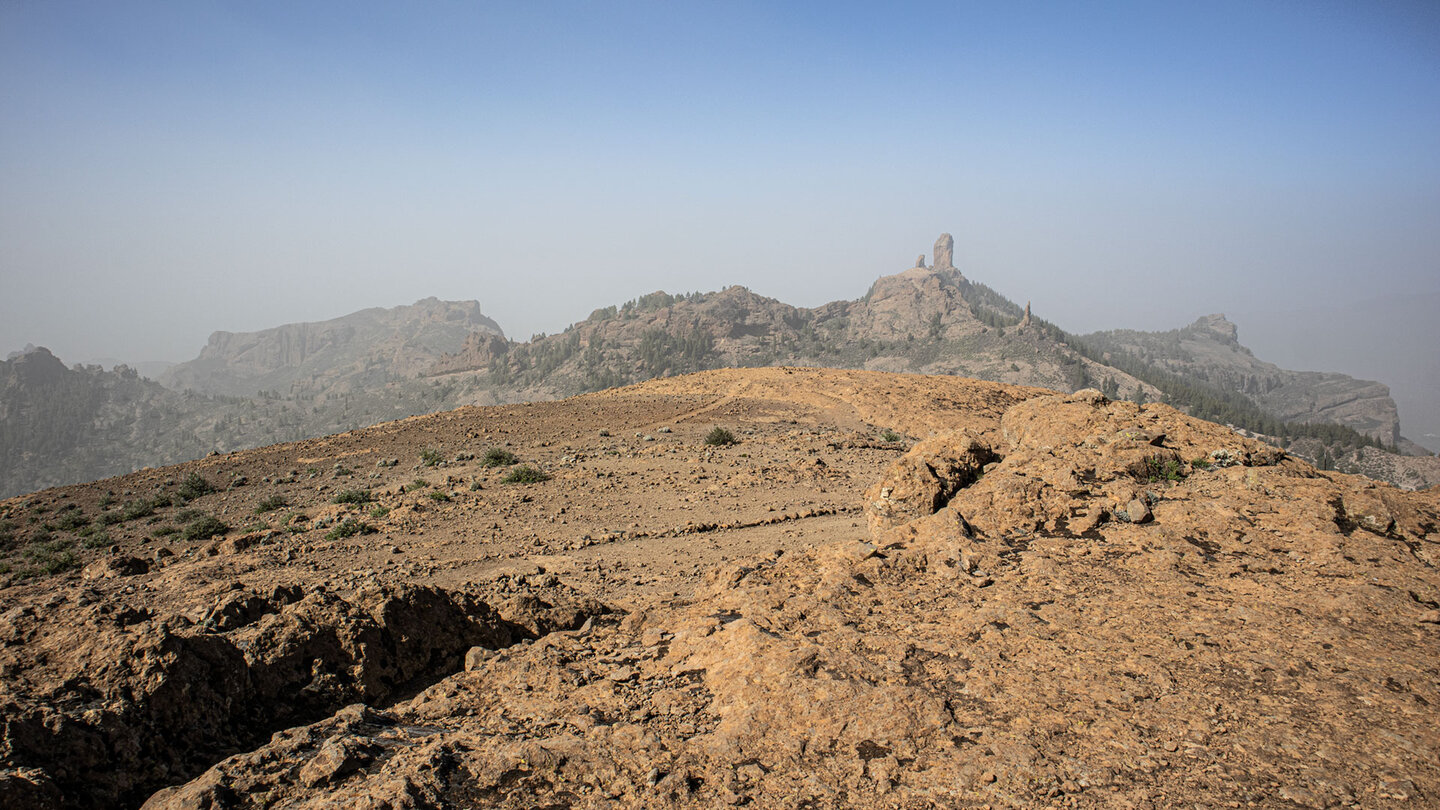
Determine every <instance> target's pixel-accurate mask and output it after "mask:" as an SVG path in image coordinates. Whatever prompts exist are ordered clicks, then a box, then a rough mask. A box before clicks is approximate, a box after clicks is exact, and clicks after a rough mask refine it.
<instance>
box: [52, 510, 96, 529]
mask: <svg viewBox="0 0 1440 810" xmlns="http://www.w3.org/2000/svg"><path fill="white" fill-rule="evenodd" d="M89 525H90V518H88V517H85V515H84V514H82V513H81V512H80V510H78V509H70V510H66V511H64V512H61V513H60V515H59V516H58V517H57V518H56V519H55V528H57V529H64V530H66V531H72V532H73V531H76V530H77V529H83V528H85V527H86V526H89Z"/></svg>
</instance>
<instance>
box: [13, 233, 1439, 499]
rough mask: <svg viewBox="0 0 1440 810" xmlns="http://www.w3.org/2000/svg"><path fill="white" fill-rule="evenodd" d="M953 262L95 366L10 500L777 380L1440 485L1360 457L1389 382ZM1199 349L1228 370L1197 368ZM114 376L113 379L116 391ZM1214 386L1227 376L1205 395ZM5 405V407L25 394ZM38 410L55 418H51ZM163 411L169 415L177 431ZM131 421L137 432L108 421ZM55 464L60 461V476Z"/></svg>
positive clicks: (375, 321)
mask: <svg viewBox="0 0 1440 810" xmlns="http://www.w3.org/2000/svg"><path fill="white" fill-rule="evenodd" d="M952 251H953V242H951V241H949V240H947V238H946V236H945V235H942V237H941V239H939V240H937V243H936V246H935V251H934V257H935V258H934V262H933V264H932V265H930V266H926V264H925V261H924V256H922V257H921V258H920V259H919V260H918V261H917V262H916V265H915V266H914V267H911V268H909V269H906V270H904V271H901V272H898V273H893V274H890V275H885V276H881V277H880V278H878V279H877V280H876V281H875V282H874V283H873V284H872V285H871V286H870V288H869V290H868V291H867V292H866V293H865V295H864V296H862V297H861V298H858V299H853V300H841V301H832V302H829V303H826V304H822V305H820V306H817V307H812V308H803V307H795V306H792V305H790V304H786V303H784V302H782V301H779V300H777V299H774V298H768V297H765V296H761V295H757V294H755V293H753V292H752V291H750V290H748V289H746V288H744V287H739V286H732V287H728V288H725V289H722V290H719V291H716V292H709V293H690V294H681V295H671V294H669V293H665V292H654V293H650V294H647V295H642V296H639V297H637V298H635V299H632V300H631V301H628V302H625V303H624V304H619V305H614V306H609V307H602V308H599V309H596V310H594V311H593V312H592V313H591V315H590V316H589V317H587V318H586V319H585V320H583V321H579V322H576V323H574V324H571V325H570V326H569V327H567V328H566V329H565V330H564V331H563V332H560V333H557V334H554V335H544V334H541V335H537V336H535V337H534V338H532V339H531V340H530V341H525V342H517V341H512V340H510V339H508V338H506V337H505V336H504V332H503V330H501V329H500V327H499V325H498V324H497V323H496V322H495V321H493V320H492V319H490V318H489V317H487V316H485V315H484V314H483V313H482V312H480V309H479V304H478V303H477V302H475V301H466V302H445V301H440V300H438V299H435V298H433V297H432V298H427V299H422V300H421V301H418V302H416V303H415V304H412V305H409V306H401V307H394V308H390V309H384V308H371V309H367V310H361V311H359V312H356V313H351V314H350V315H346V316H342V317H341V318H337V319H332V320H330V321H321V322H310V323H300V324H286V325H282V326H279V327H273V328H271V329H267V330H261V331H259V332H251V333H228V332H216V333H215V334H214V335H212V336H211V339H210V341H209V342H208V343H207V345H206V347H205V348H204V349H203V350H202V351H201V353H200V356H199V357H197V358H195V359H194V360H192V361H189V362H187V363H182V364H178V365H176V366H173V367H172V368H171V369H170V370H169V371H168V372H167V373H166V374H165V375H164V382H165V383H167V384H168V385H169V386H171V387H175V388H180V389H182V390H181V391H178V392H177V391H172V390H171V388H158V387H157V388H154V389H152V388H143V387H137V386H136V384H135V383H134V381H126V380H122V379H121V377H122V376H123V375H124V374H128V373H130V372H129V370H124V371H123V372H120V371H117V372H103V370H100V369H98V368H96V369H90V370H88V371H87V372H86V374H88V375H89V376H88V378H87V379H88V380H89V383H88V385H90V386H91V388H93V390H92V391H90V392H89V393H87V394H85V396H101V397H102V398H107V397H108V398H109V399H108V400H107V402H108V403H109V404H108V405H107V406H106V407H107V408H108V410H107V413H109V414H111V416H110V417H107V419H108V422H107V423H106V424H107V425H108V427H107V428H106V429H105V430H103V431H97V430H96V429H94V426H93V425H91V424H90V422H88V421H86V419H82V418H81V417H80V415H79V414H78V413H77V412H76V411H74V409H64V408H62V409H57V410H56V412H55V413H54V414H52V417H53V419H62V418H68V419H70V420H71V422H72V423H73V424H70V425H69V426H68V427H67V428H65V429H63V430H62V429H60V428H58V427H56V426H53V425H42V426H41V432H42V433H53V434H63V433H64V432H65V431H66V430H68V431H70V432H71V433H73V434H74V436H75V437H76V438H75V440H74V442H73V444H72V446H70V447H69V448H68V449H66V448H57V449H56V451H55V452H53V453H49V454H48V455H47V453H44V452H37V451H36V448H34V447H31V446H30V445H28V444H26V441H28V437H27V436H26V435H25V434H24V432H23V431H14V430H12V431H10V434H9V435H10V440H9V442H8V443H6V444H5V445H3V446H0V449H3V450H4V451H5V452H4V458H5V459H6V462H5V464H4V465H3V467H0V493H13V492H19V491H24V490H25V489H30V488H34V487H36V486H44V485H51V484H56V483H66V482H69V481H74V480H84V479H85V478H94V477H99V476H103V475H110V474H115V473H118V472H124V471H126V470H128V469H135V468H137V467H142V466H152V465H154V464H159V463H168V462H174V461H178V460H181V458H182V457H183V456H184V454H186V453H193V454H196V455H198V454H203V453H206V452H217V451H218V452H226V451H230V450H236V449H242V448H245V447H254V446H258V445H262V444H268V443H271V442H275V441H285V440H295V439H299V438H303V437H305V436H317V435H324V434H327V433H333V432H336V431H343V430H348V429H354V428H359V427H364V426H367V425H371V424H375V423H377V422H379V421H383V420H386V419H395V418H400V417H404V416H411V415H415V414H420V413H429V412H433V411H436V410H443V409H446V408H453V407H457V406H460V405H485V404H502V403H507V402H518V401H524V400H543V399H556V398H561V397H565V396H568V395H572V394H578V393H584V392H588V391H596V390H601V389H605V388H611V387H615V386H618V385H625V384H630V383H635V382H640V381H642V380H645V379H650V378H654V377H664V376H672V375H675V374H682V373H687V372H692V371H700V370H706V369H711V368H719V367H756V366H766V365H795V366H817V367H818V366H825V367H836V368H859V369H869V370H878V371H894V372H906V373H925V374H949V375H962V376H969V377H974V378H978V379H987V380H991V381H995V382H1003V383H1009V384H1017V385H1038V386H1042V387H1047V388H1051V389H1056V390H1064V391H1073V390H1077V389H1080V388H1085V387H1093V388H1097V389H1100V390H1102V391H1104V393H1105V394H1106V395H1107V396H1110V397H1113V398H1121V399H1125V398H1128V399H1134V400H1136V401H1142V402H1143V401H1154V400H1158V399H1166V400H1167V401H1172V402H1174V403H1175V404H1179V405H1182V406H1183V407H1186V408H1187V410H1190V411H1191V412H1192V413H1196V414H1197V415H1200V416H1202V417H1205V418H1211V419H1215V420H1218V421H1221V422H1226V423H1230V424H1234V425H1236V426H1237V427H1240V428H1243V429H1247V430H1249V431H1251V432H1252V433H1256V434H1260V435H1264V436H1266V437H1268V438H1269V440H1271V441H1274V442H1276V443H1279V444H1289V443H1291V442H1293V441H1294V440H1295V439H1298V438H1306V439H1309V440H1315V441H1308V442H1307V443H1301V444H1299V445H1295V449H1296V452H1299V453H1301V454H1302V455H1304V456H1305V457H1307V458H1309V459H1311V460H1312V461H1315V462H1317V463H1322V466H1327V465H1335V466H1341V467H1342V468H1344V469H1348V470H1350V471H1354V472H1369V473H1371V474H1374V475H1378V476H1381V477H1384V478H1386V480H1392V481H1395V482H1397V483H1400V482H1403V483H1404V484H1405V485H1406V486H1423V485H1428V483H1436V482H1440V469H1436V470H1431V469H1430V467H1432V466H1434V465H1428V466H1427V464H1426V463H1424V462H1423V460H1419V461H1415V460H1406V459H1400V460H1395V459H1390V458H1388V457H1377V456H1375V455H1374V453H1368V452H1363V451H1364V450H1365V448H1364V445H1365V444H1366V443H1372V444H1373V443H1379V442H1380V441H1383V443H1385V444H1386V445H1388V446H1391V447H1393V446H1395V444H1396V440H1397V438H1398V415H1397V413H1396V409H1395V406H1394V402H1393V401H1392V400H1390V399H1389V397H1388V391H1387V389H1386V388H1385V387H1384V386H1383V385H1381V384H1379V383H1370V382H1367V381H1356V380H1353V379H1351V378H1349V377H1346V376H1344V375H1335V374H1325V373H1315V372H1287V371H1284V370H1283V369H1279V368H1278V367H1276V366H1274V365H1273V364H1267V363H1264V362H1263V361H1260V360H1258V359H1257V358H1255V357H1254V356H1253V353H1251V352H1250V351H1249V350H1248V349H1246V348H1245V347H1244V346H1242V345H1241V344H1239V342H1238V333H1237V330H1236V327H1235V325H1234V324H1231V323H1229V322H1228V321H1226V320H1225V319H1224V317H1223V316H1205V317H1202V318H1200V319H1199V320H1197V321H1196V322H1195V323H1193V324H1191V325H1189V326H1187V327H1182V328H1180V329H1177V330H1171V332H1166V333H1140V332H1133V331H1128V330H1116V331H1114V332H1113V333H1107V332H1101V333H1092V334H1091V335H1087V336H1081V337H1076V336H1072V335H1069V334H1067V333H1065V332H1064V331H1063V330H1061V329H1059V328H1058V327H1056V326H1054V325H1053V324H1050V323H1047V322H1046V321H1044V320H1042V319H1040V318H1036V317H1033V316H1032V314H1031V313H1030V311H1029V307H1028V305H1027V306H1026V307H1024V308H1022V307H1020V306H1019V305H1018V304H1015V303H1014V302H1012V301H1010V300H1008V299H1006V298H1005V297H1004V296H1001V295H999V294H998V293H996V292H995V291H994V290H991V289H990V288H989V287H986V286H985V285H984V284H981V283H978V282H975V281H972V280H970V279H969V278H967V277H966V276H965V274H964V273H962V272H961V271H960V270H959V269H957V268H955V267H954V266H953V264H952V259H951V256H952V255H953V254H952ZM1172 343H1173V344H1174V347H1175V348H1174V351H1170V349H1169V347H1170V346H1171V344H1172ZM1089 344H1097V345H1094V346H1092V345H1089ZM1182 344H1183V345H1182ZM1187 347H1188V348H1187ZM1195 351H1200V352H1201V354H1202V355H1205V356H1208V357H1211V359H1212V360H1214V358H1216V357H1218V358H1220V360H1223V361H1224V362H1220V360H1215V361H1214V362H1211V363H1209V364H1208V365H1207V364H1205V363H1196V362H1194V361H1193V356H1192V355H1193V354H1194V352H1195ZM1167 352H1169V353H1168V354H1167ZM1207 353H1208V354H1207ZM1117 358H1119V359H1117ZM1187 358H1189V359H1187ZM1122 361H1123V362H1122ZM7 362H8V361H7ZM111 374H115V375H118V376H114V377H110V376H106V375H111ZM1206 375H1208V376H1210V377H1215V379H1214V380H1209V379H1202V377H1205V376H1206ZM78 380H79V378H76V380H75V381H74V382H76V384H78ZM1266 386H1270V389H1271V390H1268V391H1267V390H1264V389H1265V387H1266ZM1327 386H1328V387H1327ZM1247 387H1248V389H1249V390H1250V393H1246V389H1247ZM1276 388H1279V389H1280V392H1281V393H1285V394H1287V395H1292V396H1289V398H1288V399H1285V400H1276V401H1274V402H1270V401H1266V402H1265V403H1264V404H1266V405H1268V406H1269V407H1270V408H1272V409H1273V408H1275V407H1277V403H1278V404H1279V405H1286V406H1287V407H1288V410H1284V411H1283V413H1282V414H1277V413H1276V412H1275V411H1274V410H1266V408H1265V407H1262V398H1263V396H1264V395H1266V394H1272V393H1274V392H1275V389H1276ZM6 390H7V391H8V392H9V393H7V394H6V396H10V397H18V398H21V399H23V398H24V397H25V396H27V395H26V394H23V393H22V392H19V391H18V389H16V390H11V389H6ZM76 390H79V389H78V388H77V389H76ZM185 391H189V392H191V393H189V394H184V392H185ZM1257 391H1258V392H1259V394H1258V395H1257V394H1256V393H1255V392H1257ZM1297 391H1298V392H1300V393H1298V394H1297V393H1295V392H1297ZM237 392H240V393H237ZM172 394H176V395H172ZM180 395H183V396H180ZM1302 395H1303V396H1302ZM197 396H198V397H199V398H198V399H197V398H196V397H197ZM1277 396H1278V395H1277ZM1304 396H1309V397H1310V399H1309V400H1308V401H1309V402H1310V405H1309V407H1300V406H1299V405H1297V403H1300V404H1304V402H1306V400H1305V399H1304ZM186 397H189V398H188V399H187V398H186ZM1271 399H1272V400H1275V397H1272V398H1271ZM1322 400H1323V401H1322ZM161 403H163V406H162V405H161ZM34 412H35V413H37V414H42V415H43V409H35V411H34ZM156 413H166V414H170V415H171V416H170V417H167V418H171V419H174V420H175V422H174V424H173V425H167V424H165V420H164V418H158V417H156V416H155V414H156ZM37 418H38V417H37ZM127 419H128V420H129V427H128V428H124V429H121V428H118V427H117V426H116V425H114V424H109V423H111V422H115V421H116V420H120V421H125V420H127ZM1295 420H1299V421H1300V422H1305V421H1312V420H1313V421H1331V420H1333V421H1335V422H1338V423H1339V424H1341V425H1343V426H1346V427H1342V428H1337V429H1334V430H1331V429H1329V428H1324V427H1323V426H1322V427H1320V428H1315V427H1311V426H1306V425H1303V424H1293V422H1294V421H1295ZM92 421H93V420H92ZM1287 423H1292V424H1287ZM1352 428H1353V430H1354V431H1360V432H1362V433H1365V434H1367V435H1368V436H1369V437H1370V438H1365V437H1363V436H1361V435H1360V434H1359V433H1355V432H1353V431H1352V430H1351V429H1352ZM1375 436H1382V437H1385V438H1384V439H1383V440H1377V439H1375V438H1374V437H1375ZM103 437H109V441H110V442H111V443H112V444H114V446H109V445H106V444H105V442H106V439H104V438H103ZM1392 437H1395V438H1392ZM1399 440H1400V441H1401V442H1403V439H1399ZM32 444H33V442H32ZM157 448H160V449H157ZM163 448H170V449H168V450H165V449H163ZM181 448H184V449H181ZM1405 449H1407V450H1410V451H1412V452H1415V451H1416V450H1418V448H1414V447H1411V446H1409V445H1406V446H1405ZM192 457H193V456H192ZM52 458H55V459H64V463H63V465H55V464H53V463H51V462H50V461H49V459H52ZM86 459H89V460H90V463H89V465H88V466H86ZM47 467H57V468H59V469H63V470H64V472H63V473H55V472H54V471H53V470H51V471H49V472H47V471H46V470H47Z"/></svg>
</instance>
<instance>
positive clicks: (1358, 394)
mask: <svg viewBox="0 0 1440 810" xmlns="http://www.w3.org/2000/svg"><path fill="white" fill-rule="evenodd" d="M1080 340H1082V341H1084V342H1085V343H1087V344H1089V345H1090V346H1091V347H1092V348H1094V349H1097V350H1099V351H1100V352H1102V353H1104V354H1105V355H1108V356H1110V357H1111V358H1114V357H1115V356H1116V355H1117V354H1122V353H1123V354H1126V355H1129V356H1131V357H1133V358H1138V359H1139V360H1141V361H1143V362H1146V363H1148V364H1150V365H1152V366H1155V367H1157V368H1159V369H1162V370H1164V371H1168V372H1170V373H1173V374H1179V375H1183V376H1186V377H1189V378H1192V379H1196V380H1201V381H1204V382H1207V383H1210V384H1212V385H1215V386H1218V387H1221V388H1225V389H1228V390H1231V391H1237V392H1240V393H1242V394H1244V395H1245V396H1247V397H1249V398H1250V399H1251V400H1253V401H1254V402H1255V404H1256V405H1258V406H1260V407H1261V408H1262V409H1264V410H1265V411H1267V412H1268V413H1270V414H1272V415H1274V416H1275V417H1276V418H1277V419H1280V420H1281V421H1284V422H1312V423H1318V422H1333V423H1335V424H1339V425H1345V426H1346V427H1350V428H1353V429H1354V430H1356V431H1359V432H1360V433H1363V434H1365V435H1367V436H1371V437H1373V438H1375V439H1378V440H1379V441H1380V442H1382V443H1384V444H1385V445H1386V446H1387V447H1394V446H1396V445H1397V444H1398V443H1399V442H1400V417H1399V413H1398V411H1397V409H1396V407H1395V401H1394V400H1393V399H1391V398H1390V389H1389V388H1387V387H1386V386H1384V385H1382V384H1380V383H1378V382H1372V381H1370V380H1357V379H1355V378H1353V377H1349V376H1346V375H1344V374H1335V373H1326V372H1318V371H1286V370H1285V369H1282V368H1280V367H1279V366H1277V365H1275V364H1273V363H1267V362H1265V361H1263V360H1260V359H1258V358H1256V357H1255V355H1254V354H1252V353H1251V351H1250V350H1249V349H1247V348H1245V347H1244V346H1242V345H1240V341H1239V338H1238V330H1237V329H1236V327H1235V324H1233V323H1231V322H1230V321H1228V320H1226V319H1225V316H1224V315H1206V316H1205V317H1202V318H1200V319H1199V320H1197V321H1195V322H1194V323H1192V324H1190V325H1189V326H1186V327H1184V328H1181V329H1172V330H1170V331H1168V332H1136V331H1132V330H1128V329H1117V330H1111V331H1106V332H1093V333H1091V334H1088V335H1082V336H1081V337H1080Z"/></svg>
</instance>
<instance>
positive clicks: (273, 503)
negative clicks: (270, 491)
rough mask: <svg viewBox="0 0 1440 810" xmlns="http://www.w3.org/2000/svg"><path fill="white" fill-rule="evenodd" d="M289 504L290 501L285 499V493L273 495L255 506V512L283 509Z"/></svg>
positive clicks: (261, 513) (261, 512)
mask: <svg viewBox="0 0 1440 810" xmlns="http://www.w3.org/2000/svg"><path fill="white" fill-rule="evenodd" d="M289 505H290V502H289V501H287V500H285V496H284V495H271V496H270V497H268V498H265V499H264V500H262V501H260V503H259V504H257V505H256V506H255V514H257V515H263V514H265V513H266V512H274V511H275V510H276V509H283V508H285V507H287V506H289Z"/></svg>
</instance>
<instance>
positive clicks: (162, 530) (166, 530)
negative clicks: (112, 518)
mask: <svg viewBox="0 0 1440 810" xmlns="http://www.w3.org/2000/svg"><path fill="white" fill-rule="evenodd" d="M178 531H180V530H179V529H177V528H175V527H174V526H171V525H170V524H168V523H167V524H165V525H164V526H156V527H155V528H154V529H152V530H151V531H150V533H151V534H153V535H155V536H156V537H169V536H170V535H172V534H174V533H176V532H178ZM97 533H98V534H103V532H97Z"/></svg>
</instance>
